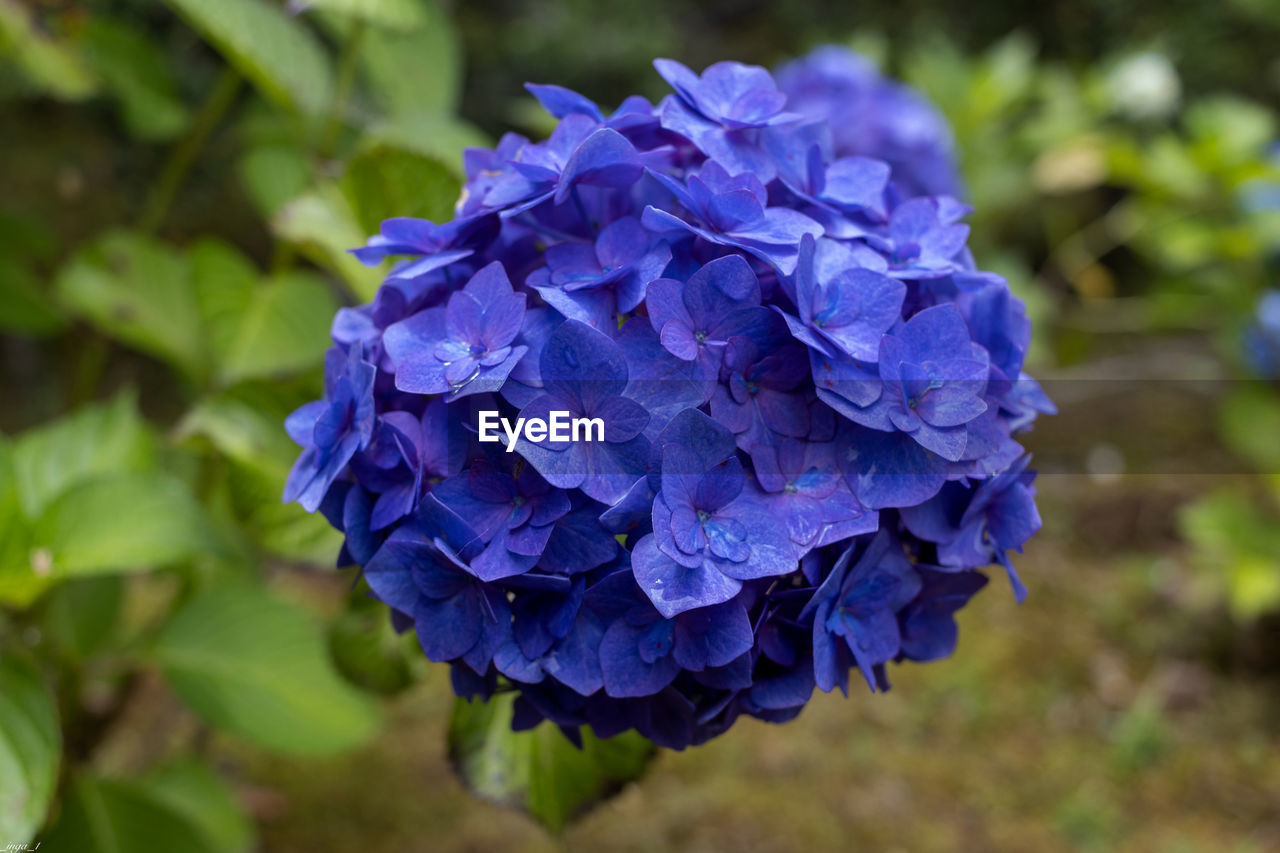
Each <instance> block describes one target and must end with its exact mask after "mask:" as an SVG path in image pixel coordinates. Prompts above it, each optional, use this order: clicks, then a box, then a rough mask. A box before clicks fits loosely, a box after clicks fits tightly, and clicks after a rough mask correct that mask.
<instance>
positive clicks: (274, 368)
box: [218, 270, 338, 384]
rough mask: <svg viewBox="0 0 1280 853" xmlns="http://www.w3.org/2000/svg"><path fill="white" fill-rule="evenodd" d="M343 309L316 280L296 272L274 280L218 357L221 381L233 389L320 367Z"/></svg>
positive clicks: (260, 293) (265, 286)
mask: <svg viewBox="0 0 1280 853" xmlns="http://www.w3.org/2000/svg"><path fill="white" fill-rule="evenodd" d="M337 310H338V303H337V301H336V300H335V299H334V298H333V294H332V293H330V292H329V288H328V287H327V286H326V285H325V283H324V280H323V279H321V278H319V277H318V276H316V275H313V274H311V273H308V272H303V271H301V270H296V271H293V272H286V273H282V274H280V275H279V276H277V277H275V278H274V279H271V280H269V281H268V282H266V283H265V284H263V285H261V286H260V287H258V288H257V289H255V290H254V292H253V296H252V298H251V299H250V301H249V304H248V306H247V307H246V309H245V312H244V314H243V315H242V316H241V318H240V322H239V326H238V328H237V329H236V333H235V335H234V336H233V337H232V338H231V340H230V341H229V342H228V343H227V349H226V351H225V352H222V353H219V354H218V355H219V358H218V360H219V370H218V375H219V378H220V379H221V380H222V382H224V383H226V384H233V383H235V382H239V381H240V380H243V379H250V378H254V377H265V376H279V375H281V374H287V373H297V372H298V371H301V370H305V369H307V368H309V367H315V366H317V365H319V364H320V363H321V362H322V361H323V359H324V352H325V349H326V348H327V347H328V345H329V326H330V324H331V323H332V322H333V315H334V312H336V311H337Z"/></svg>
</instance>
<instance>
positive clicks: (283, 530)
mask: <svg viewBox="0 0 1280 853" xmlns="http://www.w3.org/2000/svg"><path fill="white" fill-rule="evenodd" d="M256 479H257V481H258V483H259V485H260V486H261V485H263V484H271V485H273V486H274V488H271V490H270V491H269V492H266V493H265V494H263V495H262V500H261V503H259V504H257V505H256V506H255V508H254V509H253V512H252V513H251V515H250V517H249V521H248V527H249V530H250V532H251V533H252V535H253V537H254V540H255V541H256V542H257V543H258V544H259V545H261V546H262V547H263V548H264V549H265V550H266V551H267V552H268V553H270V554H273V555H274V556H277V557H282V558H284V559H286V560H294V561H297V562H300V563H307V564H309V565H313V566H321V567H324V568H331V567H332V566H333V565H334V563H335V562H336V561H337V559H338V553H339V551H340V550H341V549H342V534H341V533H339V532H338V531H337V530H334V529H333V527H331V526H330V525H329V522H328V521H326V520H325V517H324V516H323V515H321V514H320V513H318V512H307V511H306V510H304V509H303V508H302V507H300V506H298V505H297V504H286V503H282V502H281V500H280V494H281V492H282V490H283V483H281V484H280V485H275V483H276V481H274V480H271V481H266V480H264V479H262V478H260V477H259V478H256Z"/></svg>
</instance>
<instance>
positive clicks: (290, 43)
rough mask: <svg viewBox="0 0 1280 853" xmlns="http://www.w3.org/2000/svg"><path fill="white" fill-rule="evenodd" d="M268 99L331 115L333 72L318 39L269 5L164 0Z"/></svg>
mask: <svg viewBox="0 0 1280 853" xmlns="http://www.w3.org/2000/svg"><path fill="white" fill-rule="evenodd" d="M165 2H166V3H167V4H168V5H169V6H170V7H172V8H173V9H174V10H175V11H176V12H177V13H178V14H180V15H181V16H182V17H183V18H185V19H186V21H187V23H189V24H190V25H191V26H192V27H193V28H194V29H195V30H196V31H197V32H199V33H200V34H201V35H202V36H204V37H205V38H206V39H207V40H208V41H209V42H210V43H211V44H212V45H213V46H214V47H215V48H217V50H218V51H220V52H221V53H222V55H223V56H224V57H225V58H226V60H227V61H228V62H229V63H231V65H233V66H235V68H236V70H238V71H239V72H240V73H241V74H243V75H244V76H245V77H247V78H248V79H249V80H250V81H252V82H253V84H254V85H255V86H257V87H258V89H259V90H261V91H262V93H263V94H264V95H266V96H267V97H268V98H271V99H272V100H274V101H276V102H277V103H280V104H282V105H284V106H286V107H294V108H297V109H298V110H300V111H301V112H304V113H308V114H310V115H319V114H322V113H323V112H324V111H325V110H327V109H328V108H329V106H330V102H331V100H332V92H333V70H332V68H331V67H330V62H329V57H328V55H327V54H326V53H325V51H324V48H323V47H322V46H321V43H320V40H319V39H318V38H317V37H316V36H315V34H314V33H312V32H311V30H309V29H307V27H306V25H305V24H303V23H302V22H301V21H299V20H298V19H297V18H293V17H290V16H289V15H288V14H286V13H285V11H284V9H282V8H281V7H280V6H277V5H275V4H273V3H269V2H267V0H218V2H216V3H210V2H208V0H165Z"/></svg>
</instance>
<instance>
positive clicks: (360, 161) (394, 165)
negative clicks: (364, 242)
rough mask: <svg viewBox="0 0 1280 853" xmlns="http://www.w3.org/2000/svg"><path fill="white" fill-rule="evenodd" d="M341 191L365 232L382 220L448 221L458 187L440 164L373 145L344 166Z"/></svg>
mask: <svg viewBox="0 0 1280 853" xmlns="http://www.w3.org/2000/svg"><path fill="white" fill-rule="evenodd" d="M342 188H343V191H344V192H345V193H346V196H347V199H348V200H349V201H350V202H351V207H352V209H353V210H354V211H355V213H356V219H357V221H358V222H359V223H360V225H361V226H362V227H363V228H364V230H365V231H369V232H374V231H377V230H378V227H379V225H380V224H381V223H382V220H384V219H389V218H391V217H393V216H415V217H420V218H423V219H430V220H431V221H433V222H446V221H448V220H449V219H452V218H453V205H454V202H456V201H457V200H458V193H459V191H460V190H461V188H462V185H461V183H460V182H459V181H458V179H457V178H456V177H455V176H454V174H453V172H452V171H451V170H450V169H449V168H448V167H447V166H445V165H444V164H442V163H441V162H440V161H439V160H436V159H434V158H432V157H426V156H424V155H422V154H417V153H414V152H412V151H405V150H403V149H400V148H392V147H390V146H388V145H375V146H373V147H371V148H367V149H365V150H364V151H361V152H360V153H359V154H357V155H356V156H355V157H353V158H352V159H351V162H350V163H348V164H347V173H346V175H345V176H344V177H343V180H342Z"/></svg>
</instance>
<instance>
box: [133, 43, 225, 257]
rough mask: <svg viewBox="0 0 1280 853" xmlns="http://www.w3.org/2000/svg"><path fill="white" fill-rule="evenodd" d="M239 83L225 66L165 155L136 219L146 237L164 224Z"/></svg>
mask: <svg viewBox="0 0 1280 853" xmlns="http://www.w3.org/2000/svg"><path fill="white" fill-rule="evenodd" d="M241 82H242V80H241V78H240V75H239V74H238V73H236V71H235V69H233V68H231V67H230V66H227V67H226V68H225V69H223V72H222V75H221V76H220V77H219V78H218V82H217V83H216V84H215V85H214V87H213V89H212V91H210V92H209V94H208V96H207V97H206V98H205V100H204V103H203V104H201V105H200V110H199V112H197V113H196V116H195V118H194V119H193V120H192V122H191V127H189V128H188V129H187V133H186V135H185V136H183V137H182V139H181V141H179V142H178V144H177V145H175V146H174V148H173V150H172V151H171V152H170V153H169V159H168V160H166V161H165V164H164V169H163V171H161V173H160V177H159V178H157V179H156V182H155V184H153V185H152V187H151V192H150V193H148V194H147V200H146V202H145V203H144V204H143V207H142V216H140V217H139V219H138V227H139V228H140V229H142V230H143V231H145V232H147V233H154V232H155V230H156V229H157V228H159V227H160V223H161V222H163V221H164V218H165V215H166V214H167V213H168V212H169V208H170V206H171V205H172V204H173V199H174V197H175V196H176V195H177V194H178V190H179V189H180V188H181V187H182V183H183V181H184V180H186V177H187V172H188V171H190V169H191V164H192V163H194V162H195V159H196V156H197V155H198V154H199V153H200V149H202V148H203V147H204V144H205V142H206V141H207V140H208V138H209V134H210V133H212V132H213V129H214V128H215V127H217V126H218V122H220V121H221V120H222V117H223V116H224V115H226V113H227V110H229V109H230V108H231V105H232V104H233V103H235V99H236V94H237V93H238V92H239V91H240V84H241Z"/></svg>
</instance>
